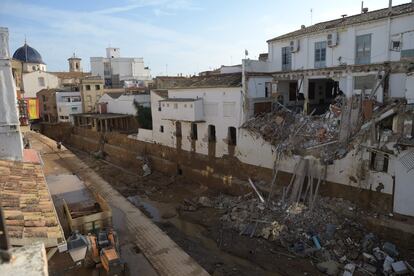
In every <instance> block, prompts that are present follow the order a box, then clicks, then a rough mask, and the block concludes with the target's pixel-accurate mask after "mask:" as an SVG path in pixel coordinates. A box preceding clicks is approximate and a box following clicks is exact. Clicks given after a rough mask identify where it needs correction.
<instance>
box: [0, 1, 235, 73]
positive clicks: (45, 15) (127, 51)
mask: <svg viewBox="0 0 414 276" xmlns="http://www.w3.org/2000/svg"><path fill="white" fill-rule="evenodd" d="M150 2H151V1H150ZM161 2H163V5H166V6H168V5H169V6H168V8H169V10H173V9H179V8H192V6H191V5H189V6H188V5H187V4H186V3H187V1H152V4H153V5H155V4H156V3H161ZM1 5H2V8H1V9H0V18H3V19H0V22H1V23H2V24H5V23H6V24H8V23H7V22H4V18H7V19H8V20H11V21H14V23H13V25H12V26H10V32H11V40H12V39H13V38H16V37H17V38H18V39H17V40H13V42H12V41H11V46H14V47H15V48H17V47H18V46H21V45H20V44H21V43H22V40H21V38H22V37H24V35H28V39H29V43H30V44H32V46H33V47H35V48H36V49H38V50H39V51H40V53H41V54H42V56H43V59H44V60H45V61H46V63H47V64H48V66H49V70H66V68H67V64H66V58H67V57H68V56H70V55H71V54H72V52H73V51H74V50H75V49H76V54H77V55H79V56H81V57H83V68H84V69H88V67H89V62H88V59H89V57H90V56H103V54H104V48H105V47H107V46H108V45H109V44H111V45H113V46H118V47H120V48H121V53H122V55H123V56H143V57H145V62H146V63H147V64H149V65H150V66H151V67H153V69H154V70H153V73H158V72H160V71H163V70H164V69H163V68H165V64H167V63H168V64H169V72H174V73H179V72H183V73H190V72H191V73H193V72H195V71H196V69H198V68H205V67H208V65H211V64H212V63H216V64H220V63H221V62H220V59H221V57H223V51H227V50H229V49H226V48H227V47H226V46H225V45H224V46H223V45H219V44H217V43H214V42H213V41H209V40H208V39H205V38H204V37H202V36H198V35H191V34H184V33H181V32H178V31H176V30H174V29H170V28H165V27H159V26H156V25H153V24H149V23H146V22H143V21H139V20H134V19H130V18H128V17H117V16H114V15H111V14H110V13H109V12H108V13H107V12H104V13H102V12H97V13H94V14H93V15H91V12H89V11H81V12H80V11H70V10H63V9H56V8H50V7H42V6H39V5H34V4H27V3H18V2H17V3H16V2H14V1H13V2H10V1H6V2H3V3H2V4H1ZM21 11H25V12H24V13H22V12H21ZM162 12H164V11H163V10H160V14H161V13H162ZM6 16H7V17H6ZM230 48H231V47H230ZM212 56H214V57H213V58H212Z"/></svg>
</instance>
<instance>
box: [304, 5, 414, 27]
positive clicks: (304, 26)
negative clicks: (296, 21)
mask: <svg viewBox="0 0 414 276" xmlns="http://www.w3.org/2000/svg"><path fill="white" fill-rule="evenodd" d="M413 1H414V0H413ZM300 28H301V29H305V25H300Z"/></svg>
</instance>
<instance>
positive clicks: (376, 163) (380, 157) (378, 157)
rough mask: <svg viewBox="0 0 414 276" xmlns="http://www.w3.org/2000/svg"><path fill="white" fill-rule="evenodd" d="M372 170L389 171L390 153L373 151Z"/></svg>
mask: <svg viewBox="0 0 414 276" xmlns="http://www.w3.org/2000/svg"><path fill="white" fill-rule="evenodd" d="M370 167H371V170H373V171H377V172H388V155H387V154H383V153H379V152H378V153H377V152H371V166H370Z"/></svg>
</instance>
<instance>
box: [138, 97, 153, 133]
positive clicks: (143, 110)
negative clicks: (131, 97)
mask: <svg viewBox="0 0 414 276" xmlns="http://www.w3.org/2000/svg"><path fill="white" fill-rule="evenodd" d="M134 106H135V109H136V111H137V113H136V115H135V117H136V119H137V121H138V123H139V126H140V128H145V129H152V115H151V107H146V106H143V105H141V104H140V103H138V102H136V101H134Z"/></svg>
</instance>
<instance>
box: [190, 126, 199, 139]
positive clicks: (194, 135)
mask: <svg viewBox="0 0 414 276" xmlns="http://www.w3.org/2000/svg"><path fill="white" fill-rule="evenodd" d="M191 139H192V140H197V139H198V133H197V124H196V123H191Z"/></svg>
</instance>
